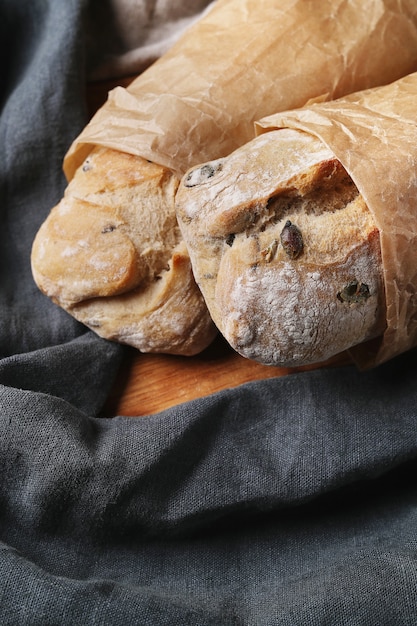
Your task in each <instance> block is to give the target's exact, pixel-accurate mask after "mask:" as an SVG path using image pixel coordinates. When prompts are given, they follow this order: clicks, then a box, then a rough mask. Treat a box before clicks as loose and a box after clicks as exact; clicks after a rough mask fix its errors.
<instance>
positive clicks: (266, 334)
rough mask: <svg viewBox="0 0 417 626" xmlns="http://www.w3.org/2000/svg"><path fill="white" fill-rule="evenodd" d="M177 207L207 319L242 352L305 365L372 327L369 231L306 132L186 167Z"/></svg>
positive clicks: (278, 134)
mask: <svg viewBox="0 0 417 626" xmlns="http://www.w3.org/2000/svg"><path fill="white" fill-rule="evenodd" d="M204 172H206V174H205V175H204ZM207 172H209V173H210V175H209V176H208V175H207ZM176 210H177V216H178V219H179V223H180V226H181V229H182V233H183V236H184V239H185V241H186V243H187V246H188V249H189V253H190V257H191V260H192V265H193V269H194V275H195V277H196V280H197V283H198V284H199V286H200V289H201V290H202V293H203V295H204V297H205V300H206V302H207V305H208V308H209V310H210V313H211V315H212V318H213V320H214V322H215V323H216V325H217V327H218V328H219V330H220V331H221V333H222V334H223V335H224V336H225V338H226V339H227V340H228V342H229V343H230V344H231V346H232V347H233V348H234V349H235V350H236V351H238V352H239V353H240V354H242V355H243V356H245V357H248V358H251V359H255V360H257V361H260V362H262V363H265V364H273V365H283V366H287V367H291V366H299V365H305V364H309V363H316V362H321V361H324V360H326V359H328V358H330V357H331V356H334V355H335V354H337V353H339V352H341V351H343V350H346V349H349V348H351V347H353V346H354V345H357V344H360V343H362V342H364V341H367V340H368V339H371V338H373V337H376V336H378V335H380V334H381V333H382V332H383V330H384V328H385V301H384V288H383V277H382V269H381V254H380V245H379V232H378V229H377V227H376V225H375V223H374V220H373V217H372V215H371V213H370V211H369V210H368V208H367V206H366V203H365V201H364V199H363V198H362V196H361V195H360V194H359V192H358V190H357V188H356V187H355V185H354V183H353V182H352V180H351V179H350V177H349V176H348V174H347V172H346V171H345V170H344V168H343V167H342V165H341V164H340V162H339V161H338V160H337V159H336V158H335V157H334V155H333V154H332V153H331V152H330V150H328V149H327V148H326V146H324V145H323V144H322V143H321V142H320V141H319V140H318V139H316V138H315V137H313V136H311V135H308V134H306V133H303V132H300V131H295V130H289V129H283V130H277V131H272V132H270V133H266V134H265V135H261V136H260V137H258V138H256V139H254V140H253V141H251V142H249V143H248V144H246V145H245V146H243V147H242V148H240V149H238V150H236V151H235V152H234V153H232V154H231V155H230V156H229V157H227V158H224V159H220V160H217V161H215V162H211V163H207V164H203V165H202V166H200V167H199V168H195V169H193V170H191V171H190V172H188V173H187V174H186V175H185V176H184V178H183V179H182V181H181V184H180V187H179V189H178V192H177V196H176Z"/></svg>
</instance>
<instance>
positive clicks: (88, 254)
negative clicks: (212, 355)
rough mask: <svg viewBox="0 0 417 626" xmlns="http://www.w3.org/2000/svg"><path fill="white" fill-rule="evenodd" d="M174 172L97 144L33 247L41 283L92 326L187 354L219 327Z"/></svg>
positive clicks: (146, 347)
mask: <svg viewBox="0 0 417 626" xmlns="http://www.w3.org/2000/svg"><path fill="white" fill-rule="evenodd" d="M177 187H178V179H177V177H176V176H175V175H173V174H172V173H171V172H170V171H169V170H167V169H166V168H164V167H161V166H159V165H156V164H154V163H150V162H148V161H147V160H145V159H142V158H140V157H136V156H133V155H130V154H127V153H123V152H119V151H116V150H112V149H108V148H100V147H96V148H94V150H93V151H92V152H91V154H90V155H89V157H88V158H87V159H86V160H85V162H84V163H83V164H82V166H81V167H79V168H78V170H77V172H76V174H75V176H74V178H73V179H72V181H71V182H70V183H69V185H68V187H67V189H66V191H65V195H64V197H63V199H62V200H61V201H60V202H59V204H58V205H57V206H56V207H55V208H54V209H53V210H52V211H51V212H50V214H49V216H48V217H47V219H46V221H45V222H44V223H43V224H42V226H41V228H40V230H39V231H38V233H37V235H36V238H35V241H34V244H33V247H32V257H31V260H32V271H33V276H34V279H35V281H36V283H37V285H38V287H39V288H40V289H41V290H42V291H43V292H44V293H45V294H46V295H47V296H49V297H50V298H51V299H52V300H53V301H54V302H56V303H57V304H59V305H60V306H61V307H62V308H64V309H65V310H67V311H68V312H69V313H71V315H73V316H74V317H75V318H76V319H78V320H79V321H81V322H83V323H84V324H85V325H86V326H88V327H90V328H92V329H93V330H94V331H95V332H96V333H97V334H98V335H100V336H102V337H105V338H106V339H111V340H114V341H119V342H121V343H127V344H129V345H131V346H134V347H135V348H138V349H139V350H141V351H142V352H166V353H171V354H183V355H192V354H196V353H198V352H200V351H201V350H202V349H203V348H205V347H206V346H207V345H208V343H210V342H211V341H212V339H213V337H214V336H215V334H216V330H215V327H214V325H213V323H212V321H211V319H210V316H209V314H208V311H207V308H206V306H205V303H204V300H203V298H202V295H201V293H200V291H199V289H198V288H197V286H196V284H195V281H194V277H193V274H192V269H191V264H190V260H189V257H188V253H187V250H186V248H185V244H184V242H183V239H182V236H181V232H180V230H179V227H178V223H177V220H176V217H175V211H174V196H175V192H176V190H177Z"/></svg>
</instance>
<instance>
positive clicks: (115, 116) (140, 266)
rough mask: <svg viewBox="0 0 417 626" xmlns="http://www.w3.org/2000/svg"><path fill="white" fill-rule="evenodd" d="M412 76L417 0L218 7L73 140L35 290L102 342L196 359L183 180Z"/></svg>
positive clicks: (226, 3) (43, 234)
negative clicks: (180, 223) (279, 120)
mask: <svg viewBox="0 0 417 626" xmlns="http://www.w3.org/2000/svg"><path fill="white" fill-rule="evenodd" d="M399 42H400V44H399ZM416 68H417V5H416V3H415V0H351V1H350V2H345V0H321V2H319V3H318V2H314V1H313V0H307V1H306V0H280V2H274V1H271V0H217V1H216V2H215V3H213V4H212V6H211V9H210V10H209V11H208V12H207V14H206V15H205V16H204V17H203V18H202V19H201V20H199V21H198V22H197V23H195V24H194V25H193V26H192V27H191V28H190V29H189V30H188V31H187V32H186V33H185V34H184V35H183V36H182V37H181V38H180V39H179V41H178V42H177V43H176V44H175V45H174V46H173V47H172V48H171V49H170V50H169V52H167V53H166V54H165V55H163V56H162V57H161V58H160V59H159V60H158V61H157V62H156V63H154V64H153V65H152V66H151V67H149V68H148V69H147V70H146V71H145V72H143V74H141V75H140V76H138V77H137V78H136V79H135V80H134V81H133V82H132V84H131V85H129V87H128V88H127V89H123V88H121V87H117V88H116V89H114V90H112V91H111V92H110V94H109V98H108V100H107V102H106V103H105V104H104V105H103V107H101V108H100V109H99V110H98V111H97V113H96V114H95V115H94V117H93V118H92V120H91V121H90V123H89V124H88V125H87V126H86V127H85V129H84V130H83V131H82V132H81V133H80V135H79V136H78V137H77V138H76V139H75V141H74V143H73V145H72V146H71V147H70V149H69V150H68V153H67V155H66V157H65V160H64V171H65V174H66V176H67V179H68V181H70V182H69V188H68V190H67V193H66V194H65V198H64V199H63V200H62V202H61V203H60V204H59V205H58V207H56V208H55V209H53V210H52V212H51V214H50V215H49V217H47V218H46V221H45V223H44V225H43V226H42V227H41V229H40V231H39V233H38V235H37V237H36V240H35V242H34V246H33V251H32V266H33V275H34V279H35V281H36V283H37V284H38V286H39V287H40V289H41V290H42V291H43V292H44V293H45V294H46V295H47V296H49V297H50V298H52V299H53V300H54V302H56V303H57V304H59V305H60V306H62V307H63V308H65V309H66V310H67V311H68V312H69V313H70V314H72V315H74V316H75V317H76V318H77V319H79V320H80V321H82V322H84V323H85V324H87V325H88V326H89V327H90V328H92V329H94V330H95V331H96V332H97V333H98V334H100V335H101V336H103V337H106V338H108V339H112V340H116V341H121V342H124V343H128V344H130V345H132V346H134V347H137V348H138V349H139V350H142V351H152V352H172V353H180V354H195V353H196V352H198V351H200V350H202V349H203V348H204V347H205V346H207V345H208V344H209V343H210V342H211V340H212V339H213V336H214V334H215V332H216V331H215V327H214V325H213V323H212V321H211V319H210V315H209V312H208V311H207V308H206V305H205V303H204V301H203V299H202V297H201V294H200V292H199V289H198V287H197V285H196V284H195V281H194V278H193V273H192V268H191V264H190V260H189V258H188V254H187V250H186V248H185V247H184V244H183V243H181V237H180V234H179V231H178V228H177V225H176V222H175V211H174V203H173V198H174V195H175V191H176V186H177V185H178V181H179V178H181V177H182V176H183V174H184V173H185V172H186V171H187V170H188V169H189V168H190V167H192V166H193V165H196V164H197V163H202V162H205V161H209V160H213V159H217V158H221V157H224V156H226V155H227V154H230V153H231V152H233V151H234V150H235V149H237V148H239V147H240V146H242V145H244V144H245V143H246V142H248V141H250V140H251V139H252V138H253V137H254V134H255V133H254V122H255V121H256V120H259V119H260V118H261V117H263V116H267V115H270V114H273V113H276V112H279V111H284V110H289V109H294V108H298V107H301V106H303V105H305V103H306V102H307V101H309V100H310V99H315V100H316V101H323V100H326V99H333V98H336V97H339V96H342V95H344V94H346V93H351V92H352V91H355V90H358V89H364V88H366V87H371V86H373V85H378V84H383V83H387V82H389V81H391V80H395V79H396V78H398V77H400V76H403V75H404V74H407V73H409V72H411V71H414V70H415V69H416ZM149 161H150V163H149ZM267 245H268V244H267ZM235 250H237V246H236V247H235ZM267 256H268V255H267ZM369 306H370V303H368V307H369ZM351 308H352V307H351ZM358 315H359V314H358ZM352 324H354V322H352ZM362 334H363V333H362ZM362 334H361V335H360V336H362ZM325 352H327V351H326V350H324V349H323V354H324V353H325ZM312 358H313V354H312ZM267 360H268V361H269V360H270V359H269V358H268V359H267Z"/></svg>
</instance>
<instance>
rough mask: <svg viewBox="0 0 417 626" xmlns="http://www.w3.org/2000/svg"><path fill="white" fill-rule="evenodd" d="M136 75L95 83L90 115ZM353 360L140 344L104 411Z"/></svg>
mask: <svg viewBox="0 0 417 626" xmlns="http://www.w3.org/2000/svg"><path fill="white" fill-rule="evenodd" d="M131 80H132V77H129V76H128V77H126V78H121V79H118V80H117V81H114V80H109V81H102V82H96V83H89V84H88V86H87V101H88V108H89V114H90V116H92V115H93V114H94V113H95V111H96V110H97V109H98V108H99V107H100V106H102V104H104V102H105V100H106V99H107V95H108V92H109V91H110V90H111V89H113V88H114V87H116V86H117V85H121V86H127V85H128V84H129V83H130V82H131ZM347 363H351V360H350V359H349V356H348V355H347V354H346V353H344V354H341V355H339V356H337V357H335V358H334V359H331V360H330V361H327V362H325V363H322V364H320V365H310V366H306V367H300V368H283V367H272V366H267V365H261V364H259V363H256V362H255V361H249V360H248V359H245V358H243V357H241V356H240V355H239V354H237V353H236V352H234V351H233V350H232V349H231V348H230V346H228V344H227V343H226V342H225V341H224V340H223V339H222V338H221V337H218V338H217V339H216V340H215V341H214V342H213V344H212V345H211V346H210V347H209V348H207V349H206V350H205V351H204V352H202V353H201V354H200V355H198V356H194V357H180V356H171V355H162V354H141V353H139V352H138V351H136V350H134V349H127V354H126V358H125V360H124V362H123V364H122V367H121V370H120V372H119V374H118V376H117V379H116V381H115V384H114V386H113V389H112V390H111V392H110V395H109V398H108V401H107V403H106V405H105V407H104V409H103V415H104V416H106V417H112V416H114V415H126V416H132V417H134V416H143V415H150V414H152V413H157V412H159V411H162V410H163V409H166V408H169V407H172V406H175V405H176V404H179V403H182V402H186V401H187V400H193V399H195V398H199V397H203V396H207V395H209V394H211V393H214V392H216V391H220V390H222V389H227V388H232V387H237V386H238V385H241V384H243V383H246V382H249V381H251V380H259V379H266V378H273V377H277V376H287V375H289V374H292V373H294V372H299V371H304V370H309V369H315V368H318V367H335V366H339V365H345V364H347Z"/></svg>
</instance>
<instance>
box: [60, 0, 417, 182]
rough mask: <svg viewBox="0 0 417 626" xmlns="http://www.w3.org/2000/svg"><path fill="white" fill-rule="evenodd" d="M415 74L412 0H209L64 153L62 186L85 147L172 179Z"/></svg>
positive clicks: (415, 7) (416, 30)
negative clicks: (271, 131) (293, 113)
mask: <svg viewBox="0 0 417 626" xmlns="http://www.w3.org/2000/svg"><path fill="white" fill-rule="evenodd" d="M416 70H417V2H416V0H350V1H349V2H346V0H320V2H317V0H298V1H297V0H218V1H217V2H216V3H215V4H214V6H213V8H211V9H210V10H209V11H208V13H207V14H206V15H205V16H204V17H203V18H202V19H201V20H200V21H198V22H197V23H196V24H194V25H193V26H192V27H191V28H190V29H189V30H188V31H187V32H186V33H185V34H184V35H183V36H182V37H181V38H180V39H179V41H178V42H177V43H176V44H175V45H174V46H173V47H172V49H171V50H170V51H169V52H168V53H167V54H165V55H164V56H163V57H161V59H159V61H157V62H156V63H155V64H154V65H152V66H151V67H150V68H149V69H148V70H146V71H145V72H144V73H143V74H141V75H140V76H139V77H138V78H137V79H136V80H135V81H134V82H133V83H132V84H131V85H130V86H129V87H128V88H127V89H124V88H121V87H117V88H116V89H114V90H113V91H111V92H110V94H109V98H108V101H107V102H106V104H105V105H104V106H103V107H102V108H101V109H100V110H99V111H98V112H97V114H96V115H95V116H94V117H93V119H92V120H91V122H90V124H88V126H87V127H86V128H85V130H84V131H83V132H82V133H81V134H80V136H79V137H78V138H77V139H76V140H75V142H74V143H73V145H72V146H71V148H70V150H69V152H68V154H67V156H66V159H65V162H64V170H65V173H66V175H67V178H68V179H71V178H72V176H73V174H74V171H75V169H76V168H77V167H78V166H79V165H80V164H81V163H82V162H83V160H84V158H85V157H86V156H87V155H88V153H89V151H90V150H91V147H92V145H104V146H108V147H111V148H114V149H117V150H121V151H124V152H128V153H132V154H135V155H138V156H142V157H144V158H147V159H149V160H151V161H154V162H156V163H159V164H161V165H164V166H166V167H169V168H171V169H172V170H173V171H175V172H176V173H177V174H178V175H179V176H181V175H182V174H184V172H185V171H186V170H187V169H188V168H189V167H191V166H193V165H195V164H196V163H201V162H204V161H207V160H211V159H214V158H218V157H221V156H225V155H227V154H229V153H230V152H232V151H233V150H235V149H236V148H237V147H239V146H241V145H242V144H244V143H245V142H247V141H248V140H250V139H252V138H253V136H254V122H255V120H257V119H260V118H261V117H264V116H267V115H270V114H272V113H275V112H277V111H282V110H286V109H292V108H295V107H300V106H302V105H304V104H305V103H306V102H307V101H308V100H310V99H312V98H323V97H325V98H328V99H330V98H336V97H340V96H343V95H345V94H347V93H352V92H353V91H357V90H360V89H365V88H368V87H372V86H376V85H381V84H387V83H389V82H392V81H394V80H396V79H397V78H400V77H401V76H404V75H406V74H409V73H411V72H414V71H416Z"/></svg>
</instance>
